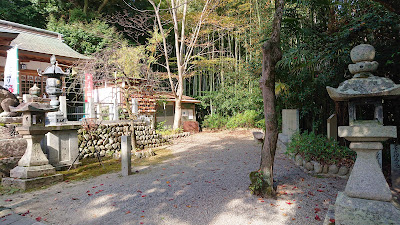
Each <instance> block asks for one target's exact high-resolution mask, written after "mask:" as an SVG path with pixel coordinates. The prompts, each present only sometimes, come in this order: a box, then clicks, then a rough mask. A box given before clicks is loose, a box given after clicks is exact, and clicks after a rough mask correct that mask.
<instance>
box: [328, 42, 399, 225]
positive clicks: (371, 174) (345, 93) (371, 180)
mask: <svg viewBox="0 0 400 225" xmlns="http://www.w3.org/2000/svg"><path fill="white" fill-rule="evenodd" d="M350 56H351V60H352V61H353V63H354V64H350V65H349V70H350V72H351V73H352V74H354V76H353V78H351V79H349V80H346V81H344V82H343V83H341V84H340V85H339V87H338V88H332V87H327V88H326V89H327V91H328V93H329V96H330V97H331V98H332V99H333V100H335V101H345V102H348V109H349V126H340V127H339V128H338V136H339V137H343V138H345V139H346V140H348V141H350V142H351V143H350V149H352V150H354V151H355V152H356V153H357V159H356V162H355V164H354V167H353V170H352V172H351V174H350V177H349V179H348V181H347V185H346V188H345V191H344V193H341V192H340V193H339V194H338V197H337V199H336V203H335V210H334V211H335V221H336V222H337V223H338V224H400V211H399V210H398V209H397V208H396V207H394V205H393V204H392V203H391V202H390V201H391V200H392V194H391V191H390V188H389V185H388V184H387V182H386V180H385V177H384V175H383V173H382V170H381V168H380V166H379V164H378V161H377V159H376V155H377V152H378V151H380V150H382V149H383V145H382V143H381V142H384V141H386V140H388V139H390V138H396V137H397V129H396V127H395V126H384V125H383V107H382V102H383V101H384V99H386V98H392V97H396V96H400V85H396V84H395V83H394V82H393V81H392V80H390V79H388V78H384V77H377V76H374V75H373V74H372V73H371V72H373V71H375V70H376V69H377V68H378V63H377V62H376V61H373V60H374V58H375V49H374V47H373V46H371V45H367V44H362V45H358V46H356V47H354V48H353V49H352V50H351V53H350Z"/></svg>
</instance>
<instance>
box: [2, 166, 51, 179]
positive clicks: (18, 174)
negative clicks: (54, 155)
mask: <svg viewBox="0 0 400 225" xmlns="http://www.w3.org/2000/svg"><path fill="white" fill-rule="evenodd" d="M55 173H56V170H55V169H54V167H53V166H51V165H49V164H48V165H43V166H29V167H26V166H17V167H15V168H14V169H12V170H10V177H12V178H23V179H27V178H35V177H40V176H43V175H53V174H55Z"/></svg>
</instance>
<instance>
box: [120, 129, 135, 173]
mask: <svg viewBox="0 0 400 225" xmlns="http://www.w3.org/2000/svg"><path fill="white" fill-rule="evenodd" d="M131 150H132V145H131V136H121V172H122V176H129V175H131V173H132V172H131V157H132V156H131Z"/></svg>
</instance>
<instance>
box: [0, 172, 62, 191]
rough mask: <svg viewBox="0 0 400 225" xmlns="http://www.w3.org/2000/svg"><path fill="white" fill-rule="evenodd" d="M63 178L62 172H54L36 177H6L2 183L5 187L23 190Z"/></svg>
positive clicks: (59, 180)
mask: <svg viewBox="0 0 400 225" xmlns="http://www.w3.org/2000/svg"><path fill="white" fill-rule="evenodd" d="M62 180H63V175H62V174H54V175H51V176H46V177H36V178H29V179H20V178H12V177H6V178H3V179H2V181H1V184H2V185H3V186H4V187H13V188H19V189H22V190H29V189H33V188H38V187H43V186H44V185H50V184H53V183H57V182H61V181H62Z"/></svg>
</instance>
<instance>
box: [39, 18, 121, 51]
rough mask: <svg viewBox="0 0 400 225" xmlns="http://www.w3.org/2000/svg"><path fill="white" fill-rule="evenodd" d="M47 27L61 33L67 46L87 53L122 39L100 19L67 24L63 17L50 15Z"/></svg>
mask: <svg viewBox="0 0 400 225" xmlns="http://www.w3.org/2000/svg"><path fill="white" fill-rule="evenodd" d="M47 28H48V29H49V30H52V31H55V32H59V33H61V34H63V35H64V40H65V43H66V44H67V45H68V46H70V47H71V48H73V49H74V50H76V51H78V52H80V53H82V54H87V55H90V54H92V53H95V52H98V51H100V50H101V49H104V48H105V47H106V46H108V45H110V44H112V43H116V42H121V41H122V37H121V35H120V34H118V32H117V31H116V29H115V28H113V27H111V26H110V25H108V24H107V23H105V22H103V21H101V20H92V21H90V22H80V21H78V22H73V23H70V24H68V23H66V22H65V20H64V19H59V20H57V19H55V18H54V17H50V20H49V23H48V24H47Z"/></svg>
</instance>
